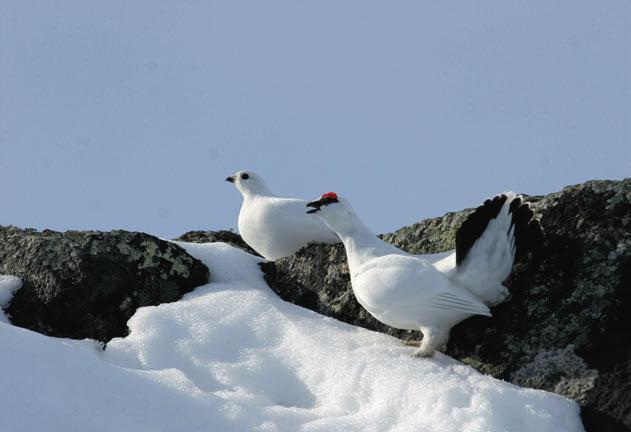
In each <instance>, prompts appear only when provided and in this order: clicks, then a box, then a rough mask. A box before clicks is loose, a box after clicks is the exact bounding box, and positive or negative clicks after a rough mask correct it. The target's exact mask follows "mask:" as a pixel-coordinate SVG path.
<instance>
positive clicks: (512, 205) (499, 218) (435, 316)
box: [307, 192, 541, 357]
mask: <svg viewBox="0 0 631 432" xmlns="http://www.w3.org/2000/svg"><path fill="white" fill-rule="evenodd" d="M307 207H311V208H312V209H311V210H309V211H308V212H307V213H312V214H316V215H318V216H319V217H320V218H321V219H322V220H323V221H324V222H325V223H326V224H327V226H328V227H329V228H331V230H333V231H335V233H337V235H338V236H339V237H340V239H341V240H342V242H343V243H344V247H345V249H346V255H347V257H348V266H349V270H350V274H351V285H352V287H353V292H354V294H355V297H356V298H357V300H358V301H359V303H360V304H361V305H362V306H363V307H364V308H365V309H366V310H367V311H368V312H369V313H370V314H371V315H372V316H374V317H375V318H376V319H378V320H379V321H381V322H382V323H384V324H387V325H389V326H391V327H395V328H399V329H407V330H420V331H421V332H422V333H423V340H422V342H421V345H420V347H419V349H418V351H416V352H415V355H418V356H423V357H425V356H430V355H432V354H433V353H434V351H435V350H437V349H438V350H440V349H442V348H443V347H444V346H445V344H446V343H447V341H448V339H449V331H450V329H451V327H453V326H454V325H455V324H457V323H458V322H460V321H462V320H464V319H465V318H468V317H469V316H471V315H485V316H491V312H490V310H489V308H488V306H491V305H494V304H497V303H500V302H502V301H503V300H505V299H506V297H507V296H508V290H507V289H506V287H504V286H503V285H502V282H503V281H504V280H505V279H506V278H507V277H508V275H509V274H510V272H511V269H512V266H513V262H514V260H515V259H516V258H517V257H519V256H521V255H523V254H525V253H527V252H528V251H529V249H530V248H531V247H532V245H533V242H535V241H538V239H539V237H540V236H541V227H540V225H539V221H538V220H537V219H535V218H534V213H533V211H532V210H531V209H530V207H529V205H528V203H522V199H521V197H520V196H518V195H515V194H514V193H513V192H505V193H503V194H501V195H498V196H496V197H495V198H493V199H492V200H487V201H486V202H485V203H484V204H483V205H481V206H480V207H478V208H477V209H476V210H475V211H474V212H473V213H472V214H471V215H470V216H469V217H468V218H467V219H466V220H465V221H464V222H463V223H462V225H461V226H460V228H459V229H458V232H457V234H456V250H455V251H450V252H448V253H442V254H435V255H411V254H408V253H406V252H404V251H402V250H400V249H398V248H396V247H395V246H393V245H391V244H388V243H386V242H384V241H382V240H381V239H379V238H378V237H377V236H375V235H374V234H373V233H372V232H371V231H370V230H369V229H368V228H367V227H366V226H365V225H364V224H363V223H362V222H361V221H360V220H359V218H358V217H357V215H356V214H355V212H354V211H353V209H352V207H351V206H350V205H349V203H348V201H346V200H345V199H344V198H342V197H338V196H337V194H335V193H334V192H329V193H326V194H324V195H322V197H321V198H320V199H318V200H316V201H312V202H310V203H308V204H307Z"/></svg>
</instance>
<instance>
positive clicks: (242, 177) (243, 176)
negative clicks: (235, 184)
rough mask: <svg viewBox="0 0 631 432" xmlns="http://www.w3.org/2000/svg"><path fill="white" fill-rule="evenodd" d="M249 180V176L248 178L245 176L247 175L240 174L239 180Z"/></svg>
mask: <svg viewBox="0 0 631 432" xmlns="http://www.w3.org/2000/svg"><path fill="white" fill-rule="evenodd" d="M249 178H250V176H249V175H247V174H241V179H242V180H247V179H249Z"/></svg>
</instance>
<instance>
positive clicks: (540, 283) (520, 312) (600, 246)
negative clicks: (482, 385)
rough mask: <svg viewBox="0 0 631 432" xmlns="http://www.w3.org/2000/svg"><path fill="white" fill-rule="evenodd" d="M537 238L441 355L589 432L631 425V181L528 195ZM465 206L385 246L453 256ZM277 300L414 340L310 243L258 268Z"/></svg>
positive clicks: (331, 248)
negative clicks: (548, 403) (575, 418)
mask: <svg viewBox="0 0 631 432" xmlns="http://www.w3.org/2000/svg"><path fill="white" fill-rule="evenodd" d="M529 201H531V202H532V203H533V208H534V210H535V211H536V213H538V214H539V215H540V216H541V224H542V227H543V230H544V235H545V237H544V241H543V243H542V245H541V247H540V248H539V250H537V251H536V252H535V253H534V254H532V255H531V256H529V257H526V258H525V259H523V260H522V261H521V262H519V263H517V264H516V265H515V267H514V269H513V273H512V274H511V276H510V277H509V279H508V281H507V286H508V287H509V290H510V292H511V294H512V298H511V300H510V301H509V302H507V303H504V304H501V305H499V306H497V307H495V308H494V309H493V318H485V317H474V318H470V319H468V320H466V321H464V322H462V323H460V324H459V325H458V326H456V327H454V329H453V331H452V337H451V340H450V343H449V346H448V354H450V355H452V356H454V357H456V358H458V359H460V360H461V361H463V362H465V363H468V364H470V365H472V366H473V367H475V368H477V369H479V370H480V371H482V372H484V373H487V374H491V375H493V376H496V377H498V378H501V379H504V380H508V381H511V382H513V383H515V384H519V385H522V386H527V387H533V388H539V389H545V390H549V391H553V392H556V393H559V394H562V395H565V396H567V397H569V398H572V399H574V400H576V401H577V402H578V403H579V404H580V405H581V406H582V415H583V420H584V423H585V426H586V428H587V429H588V430H591V431H628V430H631V331H630V330H629V329H631V325H630V324H631V179H626V180H623V181H591V182H587V183H584V184H581V185H576V186H570V187H567V188H565V189H564V190H563V191H561V192H558V193H553V194H550V195H547V196H544V197H529ZM470 212H471V209H468V210H463V211H460V212H455V213H447V214H446V215H444V216H442V217H438V218H432V219H427V220H424V221H421V222H419V223H417V224H414V225H412V226H409V227H405V228H402V229H400V230H398V231H397V232H395V233H392V234H387V235H384V236H383V238H384V240H386V241H388V242H391V243H393V244H395V245H397V246H398V247H400V248H402V249H404V250H406V251H408V252H411V253H416V254H423V253H435V252H442V251H446V250H449V249H453V248H454V247H455V245H454V239H455V232H456V230H457V229H458V227H459V226H460V224H461V223H462V221H463V220H464V219H465V218H466V217H467V215H468V214H469V213H470ZM262 268H263V271H264V272H265V275H266V279H267V281H268V283H269V285H270V286H271V287H272V289H274V290H275V291H276V292H277V293H278V294H279V295H280V296H281V297H282V298H284V299H286V300H288V301H291V302H293V303H296V304H299V305H301V306H304V307H307V308H310V309H313V310H315V311H317V312H320V313H322V314H325V315H329V316H332V317H335V318H337V319H340V320H342V321H346V322H348V323H351V324H355V325H360V326H362V327H366V328H369V329H373V330H377V331H381V332H385V333H389V334H393V335H395V336H397V337H401V338H406V339H407V338H419V337H420V335H419V334H413V332H404V331H399V330H395V329H392V328H389V327H386V326H384V325H382V324H380V323H379V322H377V321H376V320H374V319H373V318H372V317H370V316H369V315H368V314H367V313H366V312H365V311H364V310H363V308H361V306H360V305H359V304H358V303H357V302H356V300H355V297H354V296H353V293H352V290H351V286H350V281H349V274H348V268H347V265H346V256H345V252H344V249H343V247H342V245H340V244H337V245H321V244H312V245H309V246H307V247H305V248H303V249H302V250H300V251H299V252H298V253H297V254H296V255H294V256H292V257H288V258H283V259H280V260H278V261H276V262H267V263H264V264H262Z"/></svg>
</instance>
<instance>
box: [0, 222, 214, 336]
mask: <svg viewBox="0 0 631 432" xmlns="http://www.w3.org/2000/svg"><path fill="white" fill-rule="evenodd" d="M0 273H6V274H11V275H15V276H18V277H20V278H21V279H22V280H23V282H24V285H23V287H22V289H20V290H19V291H18V292H17V294H16V295H15V296H14V297H13V299H12V300H11V303H10V305H9V307H8V308H7V309H6V311H7V313H8V315H9V316H10V318H11V321H12V322H13V324H15V325H18V326H22V327H26V328H29V329H31V330H35V331H38V332H40V333H44V334H47V335H52V336H62V337H70V338H93V339H97V340H100V341H103V342H106V341H108V340H109V339H111V338H113V337H116V336H123V335H125V334H126V332H127V327H126V323H127V320H128V319H129V318H130V317H131V316H132V315H133V314H134V312H135V311H136V309H137V308H139V307H141V306H149V305H157V304H159V303H164V302H171V301H175V300H178V299H179V298H180V297H181V296H182V295H183V294H185V293H187V292H189V291H191V290H192V289H193V288H195V287H196V286H199V285H203V284H204V283H206V282H207V281H208V278H209V271H208V269H207V268H206V266H205V265H204V264H202V263H201V262H200V261H199V260H197V259H195V258H193V257H192V256H190V255H189V254H188V253H186V251H184V249H182V248H181V247H179V246H177V245H176V244H174V243H171V242H167V241H164V240H160V239H158V238H157V237H154V236H150V235H148V234H144V233H138V232H128V231H111V232H98V231H68V232H64V233H60V232H55V231H50V230H45V231H42V232H39V231H35V230H32V229H19V228H15V227H0Z"/></svg>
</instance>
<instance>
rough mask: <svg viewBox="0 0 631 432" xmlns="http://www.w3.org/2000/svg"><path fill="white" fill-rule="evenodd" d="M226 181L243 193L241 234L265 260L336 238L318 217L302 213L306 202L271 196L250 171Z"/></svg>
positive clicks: (337, 240)
mask: <svg viewBox="0 0 631 432" xmlns="http://www.w3.org/2000/svg"><path fill="white" fill-rule="evenodd" d="M226 180H227V181H229V182H231V183H233V184H234V185H235V186H236V187H237V189H238V190H239V192H241V195H243V204H242V205H241V211H240V212H239V221H238V226H239V233H240V234H241V237H242V238H243V240H244V241H245V242H246V243H247V244H248V245H250V246H251V247H252V249H254V250H255V251H257V252H258V253H259V254H261V255H262V256H263V257H265V258H266V259H269V260H275V259H278V258H281V257H285V256H288V255H292V254H293V253H295V252H296V251H297V250H298V249H300V248H301V247H303V246H304V245H306V244H307V243H309V242H323V243H335V242H339V241H340V239H339V238H338V237H337V236H336V235H335V234H334V233H333V232H332V231H331V230H330V229H329V228H327V226H326V225H325V224H324V223H323V222H322V221H321V220H319V219H318V218H314V217H312V216H310V215H308V214H306V213H305V205H306V203H307V201H305V200H301V199H297V198H285V197H279V196H276V195H274V194H273V193H272V192H271V191H270V190H269V188H268V187H267V186H266V185H265V182H264V181H263V179H262V178H261V177H260V176H258V175H257V174H255V173H253V172H252V171H238V172H237V173H236V174H235V175H233V176H230V177H228V178H226Z"/></svg>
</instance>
